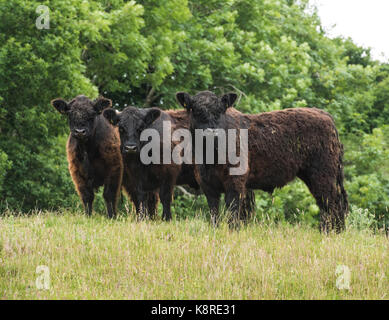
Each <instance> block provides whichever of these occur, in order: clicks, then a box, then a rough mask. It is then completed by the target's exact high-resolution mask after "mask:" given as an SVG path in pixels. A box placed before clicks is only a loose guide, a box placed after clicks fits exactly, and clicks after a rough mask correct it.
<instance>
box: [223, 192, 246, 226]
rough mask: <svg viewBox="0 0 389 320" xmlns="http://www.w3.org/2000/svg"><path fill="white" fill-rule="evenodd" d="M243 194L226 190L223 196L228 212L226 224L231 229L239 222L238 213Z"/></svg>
mask: <svg viewBox="0 0 389 320" xmlns="http://www.w3.org/2000/svg"><path fill="white" fill-rule="evenodd" d="M244 196H245V193H242V192H241V191H238V190H236V189H228V190H227V191H226V195H225V201H226V209H227V212H229V216H228V224H229V226H230V227H231V228H236V227H237V226H238V224H239V220H240V212H241V208H242V203H243V199H244Z"/></svg>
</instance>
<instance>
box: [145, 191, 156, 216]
mask: <svg viewBox="0 0 389 320" xmlns="http://www.w3.org/2000/svg"><path fill="white" fill-rule="evenodd" d="M157 205H158V192H149V193H148V194H147V213H148V215H149V217H150V219H154V218H155V215H156V213H157Z"/></svg>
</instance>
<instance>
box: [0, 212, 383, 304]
mask: <svg viewBox="0 0 389 320" xmlns="http://www.w3.org/2000/svg"><path fill="white" fill-rule="evenodd" d="M41 265H43V266H47V267H48V270H49V272H50V273H49V279H50V282H49V283H48V284H49V289H47V290H45V289H38V288H37V286H36V279H37V277H41V276H42V274H41V273H40V272H37V267H38V266H41ZM339 265H345V266H347V267H348V268H349V269H350V272H351V282H350V288H349V290H347V289H344V290H340V289H338V288H337V285H336V281H337V279H338V277H339V274H338V275H337V274H336V269H337V267H338V266H339ZM38 271H39V270H38ZM38 282H39V281H38ZM388 298H389V240H388V238H386V237H385V235H383V234H376V235H373V234H372V233H369V232H358V231H352V230H349V231H346V232H345V233H343V234H341V235H329V236H323V235H321V234H320V233H319V232H318V231H317V230H316V229H312V228H310V227H305V226H291V225H286V224H282V225H261V224H258V223H251V224H249V225H248V226H246V227H243V228H242V229H241V230H240V231H230V230H229V229H228V227H227V226H226V225H221V226H220V227H219V228H216V229H215V228H212V227H211V226H210V225H209V224H208V223H207V222H206V221H205V220H204V219H201V218H199V219H191V220H181V221H173V222H171V223H164V222H161V221H145V222H135V221H133V220H132V218H126V217H124V218H119V219H117V220H112V221H111V220H108V219H106V218H105V217H103V216H99V215H95V216H93V217H92V218H87V217H85V216H84V215H81V214H80V215H77V214H70V213H61V214H58V213H41V214H38V215H34V216H30V217H27V216H5V217H2V218H0V299H388Z"/></svg>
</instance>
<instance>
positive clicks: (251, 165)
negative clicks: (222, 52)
mask: <svg viewBox="0 0 389 320" xmlns="http://www.w3.org/2000/svg"><path fill="white" fill-rule="evenodd" d="M176 97H177V100H178V101H179V103H180V104H181V105H182V106H184V107H185V108H186V109H187V111H188V115H189V118H190V128H191V130H192V131H194V130H195V129H209V130H210V131H212V130H213V131H215V129H224V130H227V129H247V130H248V154H247V170H246V172H244V174H241V175H231V174H230V171H229V170H226V169H227V168H229V167H232V165H231V164H230V163H229V162H227V164H225V165H218V164H216V165H204V164H199V165H196V171H198V172H199V176H200V186H201V187H202V189H203V191H204V193H205V194H206V196H207V199H208V204H209V206H210V209H211V211H216V212H217V210H216V205H217V204H218V199H219V197H220V193H222V192H225V194H226V196H225V199H226V206H227V208H230V210H231V212H232V213H233V216H236V215H238V213H239V207H240V205H241V199H242V194H244V192H245V189H246V188H252V189H261V190H264V191H267V192H270V193H271V192H273V190H274V189H275V188H281V187H282V186H284V185H286V184H287V183H288V182H290V181H292V180H293V179H295V177H299V178H300V179H301V180H303V181H304V182H305V184H306V185H307V186H308V188H309V190H310V191H311V193H312V195H313V196H314V197H315V199H316V202H317V204H318V206H319V207H320V228H321V230H322V231H323V232H328V231H330V230H331V229H336V231H338V232H339V231H341V230H343V229H344V226H345V215H346V213H347V210H348V200H347V193H346V191H345V189H344V187H343V163H342V157H343V145H342V144H341V143H340V141H339V137H338V132H337V130H336V127H335V124H334V121H333V119H332V117H331V116H330V114H328V113H327V112H324V111H322V110H319V109H316V108H295V109H285V110H280V111H273V112H265V113H261V114H256V115H245V114H241V113H228V112H226V111H227V109H228V108H230V107H231V106H233V105H234V103H235V101H236V99H237V95H236V94H235V93H229V94H225V95H223V96H221V97H218V96H216V95H215V94H214V93H212V92H209V91H204V92H200V93H198V94H196V95H195V96H190V95H189V94H187V93H184V92H179V93H177V95H176ZM238 133H239V131H238ZM215 138H216V137H215ZM237 140H239V139H237ZM227 144H228V143H227Z"/></svg>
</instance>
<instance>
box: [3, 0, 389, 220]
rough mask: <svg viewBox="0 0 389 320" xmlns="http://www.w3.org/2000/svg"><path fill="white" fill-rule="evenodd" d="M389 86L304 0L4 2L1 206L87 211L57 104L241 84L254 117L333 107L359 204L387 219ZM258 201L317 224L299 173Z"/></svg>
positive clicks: (145, 99) (142, 101)
mask: <svg viewBox="0 0 389 320" xmlns="http://www.w3.org/2000/svg"><path fill="white" fill-rule="evenodd" d="M38 5H46V6H47V7H48V8H49V14H50V27H49V29H38V28H37V27H36V24H35V21H36V19H37V18H38V17H39V15H40V13H39V12H38V13H37V12H36V8H37V7H38ZM388 85H389V65H388V64H385V63H379V62H377V61H374V60H373V59H372V58H371V57H370V53H369V50H368V49H365V48H360V47H358V46H357V45H355V44H354V43H353V42H352V41H351V40H350V39H330V38H328V37H327V36H326V34H325V32H324V31H323V29H322V27H321V25H320V20H319V18H318V16H317V14H316V12H315V9H314V8H312V7H310V6H309V4H308V0H301V1H295V0H196V1H194V0H158V1H156V0H139V1H125V0H110V1H108V0H92V1H81V0H50V1H49V0H46V1H39V2H35V1H30V0H7V1H6V0H1V1H0V137H1V139H0V208H2V209H4V208H6V207H8V208H12V209H15V208H16V209H20V210H23V211H25V210H30V209H33V208H35V207H38V208H58V207H63V206H66V207H74V206H79V202H78V200H77V197H76V195H75V192H74V188H73V186H72V183H71V180H70V177H69V174H68V172H67V164H66V158H65V151H64V145H65V142H66V137H65V134H66V132H67V123H66V121H65V119H64V118H61V116H60V115H59V114H57V113H56V112H55V110H54V109H53V108H52V107H51V106H50V100H51V99H53V98H55V97H58V96H61V97H63V98H65V99H70V98H72V97H74V96H75V95H77V94H81V93H83V94H86V95H88V96H90V97H96V96H97V95H98V94H103V95H104V96H106V97H109V98H111V99H112V100H113V101H114V104H115V106H116V107H117V108H119V109H122V108H123V107H125V106H126V105H128V104H135V105H138V106H151V105H157V106H160V107H162V108H176V107H178V106H177V104H176V102H175V97H174V96H175V95H174V93H175V92H176V91H179V90H187V91H189V92H191V93H195V92H196V91H198V90H205V89H211V90H213V91H216V92H218V93H222V92H226V91H236V92H238V93H239V94H240V100H239V104H238V105H237V108H238V109H240V110H242V111H244V112H248V113H257V112H263V111H269V110H276V109H282V108H289V107H305V106H315V107H319V108H322V109H325V110H327V111H329V112H330V113H331V114H332V115H333V117H334V119H335V121H336V124H337V127H338V128H339V131H340V134H341V138H342V141H343V142H344V144H345V150H346V157H345V162H346V172H345V173H346V179H347V183H346V187H347V190H348V193H349V197H350V201H351V204H352V205H353V206H354V209H355V210H358V209H359V208H362V209H368V210H369V212H371V213H372V214H374V215H375V217H376V219H377V221H379V223H380V224H381V225H382V223H383V222H384V221H385V219H386V220H388V219H389V212H388V210H389V209H388V207H389V200H388V199H389V166H388V156H389V142H388V141H389V129H388V127H387V126H386V125H387V124H388V119H389V99H388V98H389V91H388V89H387V87H388ZM257 198H258V199H257V206H258V212H259V214H260V215H264V216H266V215H267V216H274V217H276V218H277V219H282V220H284V219H286V220H289V221H296V220H297V221H301V220H304V221H305V220H306V221H308V222H309V223H315V222H316V220H317V219H316V216H317V211H318V209H317V207H316V206H315V204H314V200H313V198H312V197H311V196H310V194H309V192H308V190H307V188H306V187H305V186H304V185H303V184H302V183H301V182H295V183H294V184H293V185H290V186H287V187H286V188H284V189H282V190H277V191H276V192H275V194H274V195H273V197H270V196H267V195H265V194H264V193H262V192H257ZM188 202H193V200H191V199H189V198H185V197H181V198H180V199H179V201H177V202H176V208H175V211H176V213H177V214H179V215H186V214H188V212H187V211H188V210H184V207H186V208H187V207H188V204H187V203H188ZM201 202H203V200H201ZM181 204H182V208H181V206H180V205H181ZM355 212H357V211H355Z"/></svg>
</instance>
